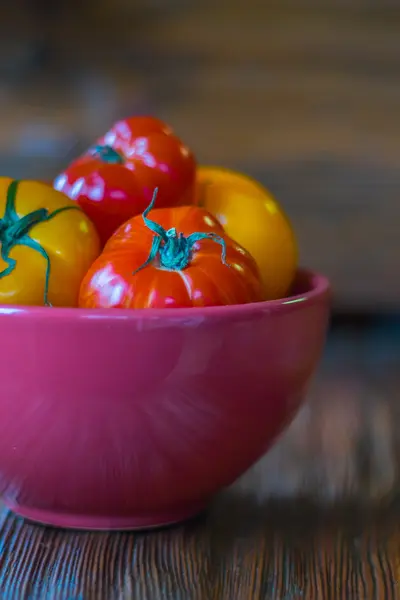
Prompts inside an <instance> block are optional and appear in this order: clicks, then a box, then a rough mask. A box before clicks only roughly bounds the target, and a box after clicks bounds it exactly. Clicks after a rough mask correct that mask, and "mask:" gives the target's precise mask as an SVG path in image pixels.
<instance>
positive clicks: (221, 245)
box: [79, 199, 262, 308]
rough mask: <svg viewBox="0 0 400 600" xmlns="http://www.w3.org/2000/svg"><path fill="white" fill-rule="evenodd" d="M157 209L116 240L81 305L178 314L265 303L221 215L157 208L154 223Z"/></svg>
mask: <svg viewBox="0 0 400 600" xmlns="http://www.w3.org/2000/svg"><path fill="white" fill-rule="evenodd" d="M153 202H154V199H153ZM153 202H152V204H153ZM152 204H151V205H150V207H149V208H148V209H147V210H146V211H145V213H144V214H143V217H142V216H137V217H134V218H132V219H130V220H129V221H127V223H125V224H124V225H123V226H121V227H120V228H119V229H118V230H117V231H116V232H115V233H114V235H113V236H112V237H111V238H110V240H109V241H108V243H107V244H106V246H105V248H104V250H103V253H102V254H101V255H100V256H99V258H98V259H97V260H96V261H95V262H94V264H93V265H92V266H91V268H90V269H89V271H88V273H87V275H86V277H85V278H84V280H83V282H82V286H81V290H80V298H79V305H80V306H81V307H85V308H174V307H194V306H216V305H224V304H243V303H247V302H257V301H260V300H262V287H261V281H260V278H259V273H258V269H257V266H256V264H255V262H254V260H253V258H252V257H251V256H250V255H249V254H248V252H246V250H244V249H243V248H242V247H241V246H239V245H238V244H237V243H236V242H234V241H233V240H231V239H230V238H229V237H228V236H227V235H226V234H225V232H224V230H223V228H222V227H221V225H220V224H219V223H218V221H217V220H216V219H215V218H214V217H212V216H211V215H210V214H209V213H208V212H207V211H205V210H204V209H201V208H199V207H196V206H183V207H177V208H162V209H156V210H154V211H153V212H152V215H151V220H150V218H148V213H149V210H150V209H151V208H152Z"/></svg>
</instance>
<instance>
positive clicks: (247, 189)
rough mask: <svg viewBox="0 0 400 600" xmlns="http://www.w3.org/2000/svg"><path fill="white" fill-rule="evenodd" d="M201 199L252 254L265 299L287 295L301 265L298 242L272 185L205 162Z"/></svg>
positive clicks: (199, 191) (200, 179)
mask: <svg viewBox="0 0 400 600" xmlns="http://www.w3.org/2000/svg"><path fill="white" fill-rule="evenodd" d="M197 203H198V204H199V205H200V206H202V207H203V208H205V209H206V210H208V211H209V212H210V213H212V214H213V215H214V216H215V217H216V218H217V219H218V220H219V221H220V223H221V224H222V225H223V227H224V229H225V231H226V233H227V234H228V235H229V236H230V237H231V238H233V239H234V240H236V241H237V242H238V243H239V244H240V245H241V246H243V247H244V248H246V250H248V252H250V254H251V255H252V256H253V257H254V259H255V261H256V263H257V265H258V268H259V270H260V274H261V277H262V281H263V288H264V298H265V299H266V300H275V299H277V298H283V297H284V296H285V295H287V294H288V292H289V291H290V287H291V285H292V283H293V279H294V276H295V273H296V268H297V264H298V248H297V242H296V237H295V235H294V232H293V229H292V227H291V225H290V222H289V220H288V218H287V216H286V214H285V213H284V211H283V209H282V207H281V206H279V204H278V202H277V201H276V200H275V199H274V198H273V197H272V195H271V194H270V193H269V192H268V190H266V189H265V188H264V187H263V186H262V185H261V184H259V183H258V182H256V181H254V180H253V179H251V178H250V177H247V176H246V175H242V174H241V173H236V172H234V171H230V170H228V169H224V168H221V167H204V166H203V167H199V169H198V171H197Z"/></svg>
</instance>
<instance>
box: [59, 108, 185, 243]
mask: <svg viewBox="0 0 400 600" xmlns="http://www.w3.org/2000/svg"><path fill="white" fill-rule="evenodd" d="M195 179H196V162H195V159H194V156H193V154H192V152H191V151H190V150H189V148H188V147H187V146H186V145H185V144H184V143H183V142H182V141H181V140H180V139H179V138H178V137H177V136H176V135H174V133H173V131H172V130H171V128H170V127H168V125H166V123H164V122H163V121H160V120H159V119H156V118H153V117H131V118H129V119H126V120H124V121H119V122H118V123H116V124H115V125H113V127H112V128H111V129H110V130H109V131H108V132H107V133H106V134H105V135H104V136H103V137H102V138H100V139H99V140H98V141H97V143H96V144H95V146H94V147H93V148H90V149H89V150H88V151H87V152H86V153H85V154H84V155H83V156H81V157H80V158H78V159H77V160H75V161H74V162H72V163H71V164H70V165H69V167H68V168H67V169H66V170H65V171H64V172H63V173H61V174H60V175H58V177H56V179H55V181H54V187H55V188H56V189H57V190H59V191H61V192H64V193H65V194H67V196H69V197H70V198H71V199H72V200H76V201H77V202H78V204H79V205H80V206H81V208H82V210H84V211H85V213H86V214H87V215H88V216H89V217H90V219H92V221H93V223H94V224H95V225H96V227H97V230H98V232H99V234H100V238H101V241H102V243H103V245H104V244H105V243H106V241H107V240H108V238H109V237H110V236H111V235H112V234H113V233H114V231H115V230H116V229H117V228H118V227H119V226H120V225H122V223H125V221H127V220H128V219H130V218H131V217H133V216H135V215H139V214H141V213H142V212H143V211H144V210H145V209H146V207H147V206H148V205H149V203H150V201H151V198H152V195H153V192H154V189H155V188H158V190H159V193H158V196H157V204H158V206H159V207H160V208H161V207H163V208H164V207H165V208H166V207H170V206H182V205H184V204H191V203H192V202H193V199H194V191H195Z"/></svg>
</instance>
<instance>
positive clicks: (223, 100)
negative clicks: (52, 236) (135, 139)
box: [0, 0, 400, 311]
mask: <svg viewBox="0 0 400 600" xmlns="http://www.w3.org/2000/svg"><path fill="white" fill-rule="evenodd" d="M0 33H1V36H0V40H1V42H0V169H1V172H2V173H4V174H12V175H19V176H27V177H33V176H37V177H51V176H53V174H54V173H55V172H57V170H58V169H59V168H61V167H62V166H63V165H64V164H65V162H66V161H67V160H68V159H69V158H71V157H72V156H74V155H75V154H76V153H77V152H79V151H80V150H81V149H82V148H83V147H85V146H86V145H87V144H88V143H90V142H91V140H92V139H93V138H94V137H95V136H96V135H97V134H98V133H99V132H102V131H104V130H105V129H106V128H107V127H108V126H109V125H110V123H111V122H112V121H113V120H114V119H116V118H119V117H121V116H124V115H128V114H131V113H135V112H138V113H146V112H151V113H156V114H158V115H160V116H161V117H163V118H165V119H166V120H168V121H169V122H170V123H171V124H172V125H173V126H174V127H175V128H176V130H177V131H178V132H179V134H180V135H181V136H182V137H183V138H184V139H185V140H187V142H188V143H189V144H191V145H192V146H193V148H194V149H195V151H196V152H197V155H198V158H199V160H200V161H201V162H207V163H219V164H223V165H228V166H232V167H237V168H239V169H244V170H246V171H248V172H249V173H250V174H253V175H255V176H257V177H259V178H260V179H261V180H262V181H263V182H264V183H265V184H266V185H267V186H268V187H269V188H270V189H271V190H272V191H273V192H274V193H275V194H276V195H277V197H278V198H279V199H280V200H281V202H282V203H283V204H284V206H285V207H286V209H287V211H288V213H289V215H290V216H291V218H292V219H293V221H294V224H295V227H296V229H297V232H298V235H299V238H300V244H301V251H302V261H303V263H305V264H307V265H310V266H313V267H315V268H317V269H321V270H322V271H324V272H326V273H327V274H328V275H329V276H330V277H331V278H332V281H333V284H334V289H335V303H336V306H337V307H338V308H339V309H340V310H374V311H376V310H393V309H396V308H397V307H398V306H399V305H400V278H399V277H398V273H399V262H400V258H399V252H398V248H399V241H398V240H399V221H400V219H399V218H400V202H399V199H400V170H399V167H400V119H399V118H398V115H399V106H400V70H399V57H400V5H399V3H398V2H397V0H396V1H391V2H389V1H388V0H369V1H368V0H364V1H362V0H358V1H357V0H319V1H316V0H301V1H299V0H284V1H283V0H280V1H278V0H274V1H269V2H265V1H262V0H249V1H245V0H230V2H229V3H214V2H211V0H202V1H200V0H191V1H190V2H189V1H186V2H183V1H179V0H168V1H166V0H135V1H131V0H118V1H117V2H115V3H110V2H106V1H105V0H98V1H97V2H95V3H93V2H91V1H88V0H87V1H86V2H78V1H77V0H76V1H75V0H74V2H70V1H68V2H67V1H64V2H56V1H55V0H52V1H50V0H15V1H14V2H13V3H7V6H5V7H3V8H2V18H1V23H0Z"/></svg>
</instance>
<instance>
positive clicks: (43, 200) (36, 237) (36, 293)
mask: <svg viewBox="0 0 400 600" xmlns="http://www.w3.org/2000/svg"><path fill="white" fill-rule="evenodd" d="M0 244H1V259H0V303H1V304H19V305H31V306H32V305H43V304H49V305H52V306H77V304H78V295H79V287H80V284H81V281H82V279H83V277H84V275H85V274H86V271H87V270H88V269H89V267H90V265H91V264H92V262H93V261H94V260H95V259H96V258H97V256H98V255H99V253H100V243H99V237H98V234H97V231H96V229H95V227H94V225H93V224H92V222H91V221H90V220H89V218H88V217H87V216H86V215H85V214H84V213H83V212H82V211H81V210H80V209H79V207H78V206H77V204H76V203H75V202H72V201H71V200H69V198H67V197H66V196H65V195H64V194H62V193H61V192H57V191H56V190H54V189H53V188H52V187H51V186H49V185H47V184H45V183H39V182H36V181H20V182H18V181H15V180H12V179H9V178H8V177H0Z"/></svg>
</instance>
